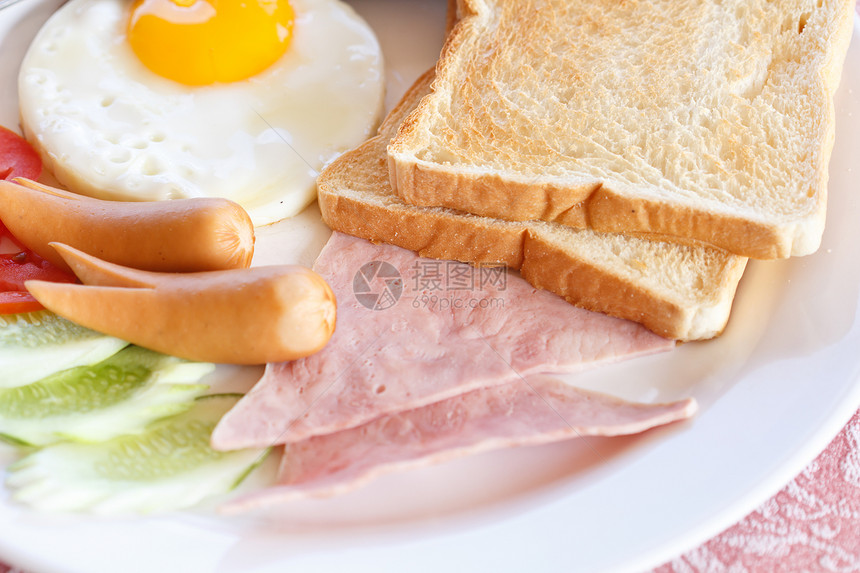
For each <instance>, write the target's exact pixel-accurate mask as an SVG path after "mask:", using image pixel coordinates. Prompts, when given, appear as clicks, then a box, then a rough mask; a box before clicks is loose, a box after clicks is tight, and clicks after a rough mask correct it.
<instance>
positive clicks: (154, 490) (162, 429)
mask: <svg viewBox="0 0 860 573" xmlns="http://www.w3.org/2000/svg"><path fill="white" fill-rule="evenodd" d="M240 397H241V396H239V395H233V394H230V395H224V394H221V395H212V396H202V397H201V398H198V399H197V400H196V401H195V404H194V407H192V408H191V409H190V410H188V411H186V412H183V413H182V414H178V415H176V416H172V417H170V418H166V419H164V420H159V421H158V422H155V423H153V424H152V425H151V426H150V427H149V428H147V429H146V431H145V432H142V433H140V434H135V435H130V436H121V437H118V438H114V439H112V440H109V441H106V442H103V443H99V444H81V443H64V444H56V445H53V446H48V447H46V448H44V449H42V450H39V451H36V452H35V453H32V454H30V455H28V456H27V457H25V458H22V459H21V460H18V461H17V462H15V463H14V464H12V465H10V466H9V467H8V468H7V469H8V472H9V473H8V476H7V479H6V486H7V487H8V488H9V489H10V490H11V491H12V498H13V499H14V500H16V501H18V502H21V503H24V504H27V505H30V506H32V507H34V508H36V509H39V510H45V511H63V512H80V511H88V512H91V513H96V514H101V515H123V514H136V513H155V512H163V511H170V510H176V509H182V508H185V507H190V506H192V505H195V504H197V503H199V502H200V501H202V500H203V499H205V498H207V497H210V496H213V495H218V494H222V493H225V492H227V491H229V490H231V489H233V488H234V487H235V486H236V485H238V484H239V482H240V481H241V480H242V479H243V478H244V477H245V476H246V475H247V474H248V473H250V471H251V470H252V469H253V468H255V467H256V466H257V465H258V464H259V463H260V462H261V461H262V460H263V458H264V457H265V455H266V454H267V452H268V450H257V449H247V450H235V451H232V452H220V451H215V450H213V449H212V448H211V447H210V446H209V436H210V434H211V433H212V430H213V429H214V428H215V424H217V423H218V420H220V419H221V416H223V415H224V414H225V413H226V412H227V410H229V409H230V408H232V407H233V405H234V404H235V403H236V402H237V401H238V399H239V398H240Z"/></svg>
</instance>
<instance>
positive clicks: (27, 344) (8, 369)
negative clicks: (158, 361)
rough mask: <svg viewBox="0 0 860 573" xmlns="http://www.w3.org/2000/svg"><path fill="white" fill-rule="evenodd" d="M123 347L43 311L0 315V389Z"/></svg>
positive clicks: (92, 360)
mask: <svg viewBox="0 0 860 573" xmlns="http://www.w3.org/2000/svg"><path fill="white" fill-rule="evenodd" d="M125 346H128V343H127V342H125V341H123V340H120V339H118V338H114V337H112V336H106V335H104V334H101V333H98V332H96V331H94V330H90V329H89V328H84V327H83V326H80V325H78V324H75V323H74V322H71V321H68V320H66V319H65V318H62V317H60V316H58V315H56V314H54V313H52V312H50V311H47V310H40V311H37V312H26V313H21V314H8V315H0V388H12V387H15V386H24V385H26V384H30V383H31V382H35V381H36V380H41V379H42V378H44V377H45V376H48V375H50V374H53V373H55V372H59V371H60V370H65V369H67V368H74V367H76V366H84V365H87V364H95V363H96V362H101V361H102V360H104V359H105V358H107V357H108V356H111V355H112V354H115V353H116V352H118V351H119V350H120V349H121V348H123V347H125Z"/></svg>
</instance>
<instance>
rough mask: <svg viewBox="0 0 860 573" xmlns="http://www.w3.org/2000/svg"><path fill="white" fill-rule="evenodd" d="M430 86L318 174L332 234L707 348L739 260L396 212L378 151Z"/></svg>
mask: <svg viewBox="0 0 860 573" xmlns="http://www.w3.org/2000/svg"><path fill="white" fill-rule="evenodd" d="M433 77H434V75H433V73H432V72H428V73H427V74H425V75H424V76H422V77H421V78H420V79H419V80H418V81H417V82H416V83H415V85H414V86H412V88H411V89H410V90H409V91H408V92H407V93H406V95H405V96H404V98H403V100H402V101H401V102H400V103H399V104H398V106H397V107H396V108H395V109H394V110H392V112H391V113H390V114H389V116H388V117H387V118H386V119H385V121H384V122H383V124H382V126H381V127H380V129H379V134H378V135H377V136H376V137H374V138H372V139H370V140H369V141H367V142H366V143H364V144H363V145H362V146H360V147H358V148H356V149H355V150H353V151H350V152H348V153H346V154H344V155H343V156H341V157H340V158H339V159H338V160H336V161H335V162H334V163H332V164H331V165H329V166H328V167H327V168H326V169H325V170H324V171H323V173H322V174H321V175H320V177H319V179H318V181H317V185H318V188H319V205H320V210H321V211H322V216H323V219H324V220H325V222H326V223H327V224H328V225H329V226H330V227H331V228H332V229H335V230H338V231H343V232H345V233H348V234H351V235H355V236H359V237H362V238H365V239H369V240H371V241H375V242H383V243H390V244H394V245H397V246H399V247H403V248H406V249H410V250H413V251H417V252H418V253H419V254H421V255H422V256H425V257H431V258H438V259H453V260H458V261H465V262H470V263H503V264H505V265H508V266H509V267H511V268H514V269H519V270H520V272H521V274H522V276H523V278H525V279H526V280H527V281H529V282H530V283H531V284H532V285H534V286H536V287H538V288H543V289H546V290H549V291H551V292H554V293H556V294H558V295H561V296H563V297H564V298H566V299H567V300H568V301H569V302H572V303H573V304H576V305H577V306H581V307H584V308H587V309H589V310H595V311H599V312H603V313H606V314H610V315H612V316H617V317H620V318H626V319H629V320H633V321H635V322H639V323H641V324H643V325H645V326H646V327H648V328H649V329H651V330H652V331H654V332H656V333H657V334H660V335H662V336H665V337H667V338H673V339H677V340H697V339H706V338H711V337H713V336H716V335H717V334H719V333H720V332H721V331H722V330H723V328H724V327H725V324H726V322H727V320H728V317H729V312H730V309H731V305H732V301H733V299H734V295H735V291H736V288H737V285H738V281H739V280H740V278H741V275H742V274H743V270H744V267H745V265H746V262H747V259H746V258H744V257H739V256H735V255H731V254H728V253H726V252H725V251H723V250H721V249H716V248H711V247H695V246H685V245H678V244H673V243H662V242H657V241H650V240H646V239H640V238H635V237H627V236H624V235H613V234H602V233H596V232H593V231H590V230H577V229H572V228H569V227H566V226H563V225H559V224H554V223H544V222H531V223H517V222H508V221H502V220H498V219H493V218H489V217H480V216H475V215H471V214H467V213H462V212H459V211H455V210H452V209H446V208H438V207H416V206H413V205H409V204H407V203H404V202H403V200H401V199H400V198H399V197H398V196H397V194H395V193H394V191H393V190H392V188H391V185H390V182H389V178H388V160H387V156H386V147H387V145H388V143H389V141H390V139H391V137H392V135H393V134H394V133H395V131H396V130H397V127H398V126H399V125H400V122H401V121H402V120H403V118H404V117H405V116H406V115H407V114H408V113H409V112H410V111H411V110H412V109H413V108H414V107H415V106H416V105H417V104H418V102H419V101H420V100H421V98H422V97H423V96H425V95H426V94H427V93H429V90H430V87H429V86H430V83H431V81H432V80H433Z"/></svg>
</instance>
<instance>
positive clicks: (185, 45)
mask: <svg viewBox="0 0 860 573" xmlns="http://www.w3.org/2000/svg"><path fill="white" fill-rule="evenodd" d="M293 19H294V14H293V9H292V7H291V6H290V4H289V1H288V0H136V2H135V3H134V5H133V6H132V9H131V16H130V18H129V21H128V30H127V33H128V40H129V42H130V43H131V48H132V50H134V53H135V54H136V55H137V57H138V58H139V59H140V60H141V62H143V64H144V65H145V66H146V67H147V68H149V69H150V70H152V71H153V72H155V73H156V74H158V75H160V76H163V77H165V78H168V79H171V80H174V81H177V82H180V83H183V84H187V85H195V86H198V85H207V84H211V83H215V82H235V81H239V80H244V79H246V78H249V77H251V76H253V75H255V74H258V73H260V72H262V71H263V70H265V69H266V68H268V67H269V66H271V65H272V64H273V63H275V61H277V60H278V58H280V57H281V56H282V55H283V54H284V52H285V51H286V50H287V46H288V45H289V43H290V38H291V36H292V29H293Z"/></svg>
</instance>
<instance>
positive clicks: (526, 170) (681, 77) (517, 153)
mask: <svg viewBox="0 0 860 573" xmlns="http://www.w3.org/2000/svg"><path fill="white" fill-rule="evenodd" d="M854 7H855V0H779V1H772V0H639V1H621V2H619V1H617V0H612V1H610V0H578V1H576V2H573V1H571V0H540V1H538V2H511V1H507V0H460V2H459V6H458V8H459V16H460V21H459V23H458V24H457V26H456V27H455V29H454V31H453V33H452V34H451V35H450V36H449V37H448V40H447V42H446V45H445V48H444V50H443V53H442V56H441V59H440V62H439V65H438V67H437V74H438V76H437V79H436V81H435V82H434V84H433V93H432V95H430V96H429V97H427V98H426V99H425V100H424V101H423V102H422V103H421V105H420V106H419V107H418V109H417V110H416V111H415V112H414V113H412V114H411V115H410V117H409V118H407V119H406V120H405V121H404V122H403V125H402V126H401V127H400V130H399V133H398V134H397V136H396V137H395V138H394V139H393V141H392V142H391V145H390V147H389V148H388V153H389V156H390V161H391V163H390V169H391V173H390V176H391V180H392V185H393V186H394V188H395V191H396V192H397V193H398V194H399V195H400V196H401V197H402V198H403V199H404V200H405V201H406V202H408V203H412V204H415V205H420V206H443V207H451V208H455V209H459V210H462V211H467V212H470V213H474V214H477V215H485V216H489V217H496V218H502V219H506V220H513V221H526V220H533V219H539V220H544V221H552V222H558V223H562V224H564V225H568V226H572V227H578V228H584V227H589V228H592V229H595V230H598V231H605V232H623V233H628V234H631V233H637V234H646V235H649V236H655V237H661V238H670V237H675V238H678V239H680V240H685V239H689V238H692V239H698V240H701V241H704V242H707V243H709V244H712V245H717V246H720V247H722V248H725V249H727V250H729V251H731V252H733V253H737V254H741V255H744V256H750V257H755V258H765V259H768V258H782V257H787V256H790V255H803V254H808V253H811V252H813V251H815V250H816V249H817V248H818V245H819V243H820V240H821V234H822V231H823V228H824V219H825V207H826V199H827V192H826V184H827V165H828V161H829V158H830V153H831V149H832V145H833V135H834V108H833V102H832V100H833V94H834V92H835V90H836V87H837V84H838V82H839V77H840V74H841V68H842V64H843V61H844V57H845V53H846V51H847V48H848V43H849V40H850V37H851V32H852V26H853V18H854Z"/></svg>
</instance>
